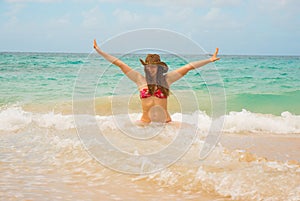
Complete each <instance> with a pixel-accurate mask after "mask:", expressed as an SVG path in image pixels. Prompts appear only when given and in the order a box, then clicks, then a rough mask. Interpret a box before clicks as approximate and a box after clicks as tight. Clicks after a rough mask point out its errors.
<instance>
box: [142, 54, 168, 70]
mask: <svg viewBox="0 0 300 201" xmlns="http://www.w3.org/2000/svg"><path fill="white" fill-rule="evenodd" d="M140 61H141V63H142V64H143V65H144V66H146V65H148V64H156V65H158V66H161V67H162V68H163V73H166V72H168V69H169V68H168V66H167V64H166V63H165V62H162V61H160V56H159V55H158V54H148V55H147V57H146V60H145V61H143V60H142V59H140Z"/></svg>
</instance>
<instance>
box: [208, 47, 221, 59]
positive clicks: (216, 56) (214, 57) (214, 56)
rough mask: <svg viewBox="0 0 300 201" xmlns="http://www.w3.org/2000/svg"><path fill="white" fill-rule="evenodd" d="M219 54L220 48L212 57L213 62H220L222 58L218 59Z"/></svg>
mask: <svg viewBox="0 0 300 201" xmlns="http://www.w3.org/2000/svg"><path fill="white" fill-rule="evenodd" d="M218 52H219V48H216V51H215V53H214V54H213V55H212V57H211V58H210V61H211V62H215V61H217V60H219V59H220V58H219V57H218Z"/></svg>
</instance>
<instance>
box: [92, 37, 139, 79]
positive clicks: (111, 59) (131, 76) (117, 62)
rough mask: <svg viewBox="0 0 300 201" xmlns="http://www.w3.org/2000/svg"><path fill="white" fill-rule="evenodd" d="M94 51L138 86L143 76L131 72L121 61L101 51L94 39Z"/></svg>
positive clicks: (133, 71)
mask: <svg viewBox="0 0 300 201" xmlns="http://www.w3.org/2000/svg"><path fill="white" fill-rule="evenodd" d="M94 49H95V50H96V51H97V52H98V54H99V55H101V56H102V57H103V58H104V59H106V60H107V61H109V62H110V63H112V64H114V65H116V66H118V67H119V68H120V69H121V70H122V71H123V73H124V74H125V75H126V76H127V77H128V78H129V79H131V80H132V81H133V82H135V83H136V84H139V82H140V80H141V79H142V78H143V76H142V75H141V74H140V73H139V72H137V71H135V70H133V69H132V68H130V67H129V66H128V65H127V64H126V63H124V62H123V61H121V60H120V59H118V58H116V57H114V56H112V55H110V54H108V53H106V52H104V51H102V50H101V49H100V48H99V47H98V45H97V42H96V39H94Z"/></svg>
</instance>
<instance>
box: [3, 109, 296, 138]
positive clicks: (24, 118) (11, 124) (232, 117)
mask: <svg viewBox="0 0 300 201" xmlns="http://www.w3.org/2000/svg"><path fill="white" fill-rule="evenodd" d="M140 116H141V114H140V113H132V114H129V116H126V115H125V117H124V115H122V114H117V115H115V116H111V115H110V116H100V115H97V116H95V117H92V116H91V115H81V117H80V118H81V119H86V120H87V119H91V118H94V119H96V121H97V122H98V124H99V125H101V127H104V128H105V127H110V129H111V130H114V129H118V128H117V127H116V126H115V125H113V124H118V123H117V122H115V121H118V119H119V120H120V121H121V120H122V121H123V119H124V118H127V119H129V120H130V121H133V122H134V121H135V120H138V119H139V118H140ZM171 117H172V119H173V121H176V122H184V123H188V124H193V125H194V126H197V128H198V131H199V132H200V133H203V134H205V133H208V132H209V131H210V129H211V124H212V121H213V119H212V118H211V117H210V116H209V115H207V114H206V113H205V112H203V111H196V112H193V113H191V114H182V113H174V114H172V115H171ZM223 117H224V124H223V130H222V131H223V132H225V133H242V134H245V133H270V134H299V133H300V123H299V122H300V115H293V114H291V113H290V112H288V111H286V112H283V113H281V115H280V116H276V115H271V114H260V113H253V112H250V111H247V110H245V109H243V110H242V111H240V112H235V111H232V112H229V114H227V115H225V116H223ZM192 122H193V123H192ZM89 123H90V122H89V121H86V122H84V124H86V125H89ZM130 125H132V124H130ZM130 125H124V126H130ZM30 126H37V127H40V128H51V129H57V130H67V129H73V128H76V124H75V121H74V116H73V115H71V114H69V115H63V114H60V113H54V112H53V111H50V112H48V113H36V112H30V111H25V110H24V109H23V108H22V107H18V106H15V107H14V106H13V107H8V108H2V109H1V110H0V130H1V131H12V132H16V131H18V130H21V129H24V128H26V127H30Z"/></svg>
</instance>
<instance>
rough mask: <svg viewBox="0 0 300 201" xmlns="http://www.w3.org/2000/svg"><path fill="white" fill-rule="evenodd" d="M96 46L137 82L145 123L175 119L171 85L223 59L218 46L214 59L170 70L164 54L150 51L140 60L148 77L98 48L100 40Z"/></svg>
mask: <svg viewBox="0 0 300 201" xmlns="http://www.w3.org/2000/svg"><path fill="white" fill-rule="evenodd" d="M94 48H95V50H96V51H97V52H98V53H99V54H100V55H101V56H102V57H104V58H105V59H106V60H107V61H109V62H111V63H112V64H114V65H116V66H118V67H119V68H120V69H121V70H122V71H123V73H124V74H125V75H126V76H127V77H128V78H129V79H131V80H132V81H133V82H135V83H136V85H137V87H138V89H139V91H140V98H141V103H142V110H143V114H142V117H141V120H140V123H141V124H148V123H150V122H164V123H168V122H171V117H170V114H169V113H168V111H167V98H168V96H169V86H171V84H172V83H173V82H175V81H177V80H178V79H180V78H182V77H183V76H184V75H185V74H186V73H188V72H189V71H190V70H193V69H196V68H200V67H202V66H204V65H206V64H208V63H211V62H214V61H217V60H219V59H220V58H218V57H217V54H218V51H219V49H218V48H216V51H215V53H214V54H213V56H212V57H211V58H210V59H206V60H200V61H194V62H191V63H189V64H186V65H184V66H183V67H181V68H178V69H176V70H173V71H171V72H169V73H167V71H168V66H167V64H165V63H164V62H162V61H161V60H160V56H159V55H157V54H148V55H147V57H146V60H145V61H143V60H142V59H140V61H141V63H142V64H143V65H144V71H145V76H143V75H142V74H140V73H139V72H137V71H135V70H133V69H132V68H130V66H128V65H127V64H125V63H124V62H122V61H121V60H120V59H118V58H116V57H114V56H112V55H109V54H107V53H106V52H104V51H102V50H101V49H100V48H99V47H98V45H97V42H96V40H94Z"/></svg>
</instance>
